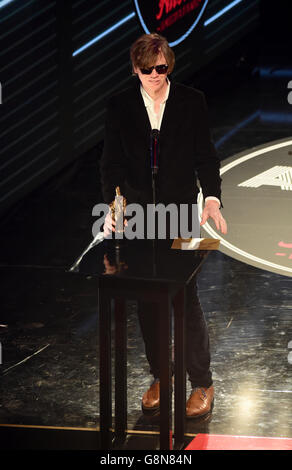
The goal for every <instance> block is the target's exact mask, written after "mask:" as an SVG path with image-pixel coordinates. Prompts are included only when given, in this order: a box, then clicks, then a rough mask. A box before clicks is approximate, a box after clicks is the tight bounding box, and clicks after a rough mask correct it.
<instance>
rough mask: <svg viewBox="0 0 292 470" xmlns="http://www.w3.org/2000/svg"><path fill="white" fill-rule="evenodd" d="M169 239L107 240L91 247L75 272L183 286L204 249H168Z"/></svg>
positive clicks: (199, 261) (205, 251)
mask: <svg viewBox="0 0 292 470" xmlns="http://www.w3.org/2000/svg"><path fill="white" fill-rule="evenodd" d="M172 245H173V240H137V239H135V240H118V241H117V240H113V239H111V240H107V239H105V240H104V241H103V242H101V243H99V244H98V245H96V246H94V247H93V248H91V250H89V251H88V252H87V253H86V255H85V256H84V257H83V259H82V261H81V262H80V264H79V269H78V271H79V273H84V274H87V275H93V276H97V277H100V276H114V277H116V278H125V279H135V280H139V279H140V280H149V281H159V282H164V281H165V282H179V283H187V282H188V281H189V280H190V279H191V278H192V277H193V276H194V275H195V274H196V272H197V271H198V269H199V268H200V267H201V265H202V264H203V262H204V260H205V258H206V257H207V255H208V253H209V251H208V250H181V249H174V248H172Z"/></svg>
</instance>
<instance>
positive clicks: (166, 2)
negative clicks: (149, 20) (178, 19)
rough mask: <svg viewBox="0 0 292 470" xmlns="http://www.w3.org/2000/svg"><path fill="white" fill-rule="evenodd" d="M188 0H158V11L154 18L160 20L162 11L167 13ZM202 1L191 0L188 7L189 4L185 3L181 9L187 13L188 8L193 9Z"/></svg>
mask: <svg viewBox="0 0 292 470" xmlns="http://www.w3.org/2000/svg"><path fill="white" fill-rule="evenodd" d="M187 1H189V0H159V12H158V13H157V15H156V19H157V20H160V19H161V17H162V15H163V13H165V14H166V15H168V14H169V13H170V12H171V11H172V10H174V9H175V8H176V7H177V6H179V5H181V4H182V3H185V2H187ZM200 3H202V0H193V1H192V2H190V8H188V7H189V5H185V6H184V7H183V8H181V10H185V11H184V14H185V13H188V12H189V11H190V10H193V9H195V8H196V7H198V6H199V5H200Z"/></svg>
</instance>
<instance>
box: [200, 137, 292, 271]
mask: <svg viewBox="0 0 292 470" xmlns="http://www.w3.org/2000/svg"><path fill="white" fill-rule="evenodd" d="M220 174H221V176H222V198H223V209H222V214H223V216H224V217H225V219H226V220H227V224H228V233H227V235H222V234H221V233H220V232H218V231H217V230H216V228H215V226H213V222H210V223H209V222H207V223H206V224H205V225H204V227H203V231H205V232H206V233H207V234H208V235H207V236H211V237H212V238H217V239H219V240H220V251H222V252H223V253H225V254H227V255H229V256H231V257H233V258H235V259H238V260H239V261H243V262H245V263H247V264H251V265H253V266H256V267H258V268H261V269H265V270H269V271H272V272H275V273H278V274H283V275H286V276H290V277H292V139H285V140H281V141H276V142H271V143H268V144H266V145H263V146H260V147H256V148H253V149H250V150H248V151H245V152H242V153H240V154H238V155H235V156H233V157H231V158H229V159H227V160H226V162H224V164H223V166H222V168H221V171H220ZM198 202H199V208H200V209H199V210H200V212H202V207H203V198H202V195H201V194H200V196H199V201H198Z"/></svg>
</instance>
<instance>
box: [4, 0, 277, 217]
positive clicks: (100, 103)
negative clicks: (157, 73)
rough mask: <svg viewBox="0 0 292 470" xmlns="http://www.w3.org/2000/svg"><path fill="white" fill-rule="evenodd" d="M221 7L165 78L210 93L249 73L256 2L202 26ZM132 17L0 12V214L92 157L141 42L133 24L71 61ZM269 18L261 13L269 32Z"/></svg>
mask: <svg viewBox="0 0 292 470" xmlns="http://www.w3.org/2000/svg"><path fill="white" fill-rule="evenodd" d="M1 3H3V2H0V6H1ZM230 3H231V0H210V1H209V3H208V6H207V8H206V11H205V15H204V17H203V20H202V24H201V27H200V28H198V29H195V30H194V32H193V33H192V34H191V35H190V36H189V37H188V38H187V39H186V40H185V41H184V42H183V43H181V44H179V45H178V46H176V47H175V53H176V68H175V71H174V73H173V78H174V79H176V80H179V81H183V82H185V83H192V84H193V85H195V86H201V88H204V87H205V88H206V87H207V84H209V85H210V87H209V88H210V89H211V90H210V93H218V92H219V87H221V86H222V84H223V86H225V87H226V86H230V83H229V82H230V80H233V79H234V77H232V76H231V75H230V71H231V69H232V71H235V72H236V71H237V70H238V68H240V69H242V68H244V67H246V73H250V72H251V70H250V69H249V67H253V65H254V63H255V61H256V58H255V57H256V55H257V48H258V32H259V27H260V24H261V16H260V11H259V1H258V0H244V1H242V2H240V3H239V4H238V5H236V6H235V7H234V8H232V9H231V10H230V11H228V12H227V13H225V14H224V15H223V16H221V17H220V18H218V19H217V20H216V21H214V22H213V23H211V24H209V25H208V26H206V27H204V26H203V23H204V21H205V20H207V19H208V18H210V17H212V16H213V15H214V14H216V13H217V12H218V11H220V10H222V8H224V7H225V6H226V5H229V4H230ZM264 3H265V4H266V3H267V2H264ZM131 12H135V7H134V2H133V1H132V0H120V1H118V2H117V1H114V0H99V1H97V0H74V1H72V2H69V1H65V0H58V1H56V0H25V1H23V0H13V1H11V2H10V3H8V4H7V5H6V6H2V8H0V81H1V84H2V104H1V105H0V215H3V214H7V211H10V210H11V207H12V206H14V205H15V203H18V202H19V201H21V200H22V199H23V198H24V197H25V196H26V195H27V194H29V193H30V192H31V191H32V190H34V189H36V188H39V187H40V186H41V185H42V184H44V183H47V182H48V180H49V179H50V178H52V177H53V180H54V181H56V174H58V173H59V172H60V171H61V170H64V169H65V168H66V171H67V170H68V169H69V167H71V168H73V167H72V164H73V163H74V162H75V164H76V161H77V160H78V159H80V158H81V159H82V158H83V157H84V155H85V154H86V153H88V151H92V150H93V149H95V148H96V158H98V157H99V154H100V152H99V151H98V146H99V145H102V138H103V121H104V110H105V101H106V98H107V97H108V96H109V94H111V93H114V92H115V91H116V90H117V89H118V88H119V87H124V86H126V85H127V84H128V83H129V80H130V79H131V66H130V61H129V47H130V45H131V44H132V43H133V42H134V41H135V39H136V38H137V37H138V36H139V35H140V34H142V33H143V30H142V27H141V25H140V22H139V19H138V17H137V15H136V16H135V17H134V18H132V19H131V20H129V21H128V22H126V23H125V24H124V25H122V26H120V27H119V28H117V29H116V30H115V31H113V32H111V33H110V34H108V35H107V36H105V37H104V38H102V39H101V40H99V41H98V42H96V43H95V44H94V45H92V46H91V47H89V48H87V49H86V50H84V51H83V52H82V53H80V54H78V55H74V56H73V54H74V52H75V51H77V50H78V49H79V48H80V47H81V46H83V45H84V44H86V43H87V42H88V41H90V40H91V39H93V38H95V37H96V36H98V35H99V34H101V33H102V32H104V31H106V30H107V29H108V28H110V27H111V26H113V25H114V24H116V23H117V22H118V21H120V20H121V19H122V18H125V17H126V16H127V15H129V14H130V13H131ZM273 15H274V12H273ZM279 17H280V15H279ZM269 19H270V15H269V13H268V12H267V8H266V6H265V8H264V11H263V13H262V20H263V21H264V25H265V27H267V28H268V29H269V28H270V26H267V25H268V22H269ZM282 20H283V18H282ZM198 45H200V46H199V48H198ZM198 49H199V50H198ZM250 62H251V63H250ZM96 177H97V176H96ZM97 185H98V182H97Z"/></svg>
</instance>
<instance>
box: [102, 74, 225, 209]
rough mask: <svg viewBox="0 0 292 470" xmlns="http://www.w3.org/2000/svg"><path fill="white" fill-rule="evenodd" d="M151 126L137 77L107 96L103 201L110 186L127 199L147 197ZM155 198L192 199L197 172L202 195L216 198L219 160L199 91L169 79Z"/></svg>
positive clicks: (110, 192) (111, 192)
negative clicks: (117, 91) (134, 81)
mask: <svg viewBox="0 0 292 470" xmlns="http://www.w3.org/2000/svg"><path fill="white" fill-rule="evenodd" d="M150 133H151V126H150V122H149V118H148V114H147V110H146V108H145V105H144V101H143V98H142V95H141V92H140V81H139V80H138V81H137V82H136V83H135V84H134V85H133V86H131V87H129V88H127V89H126V90H123V91H121V92H119V93H118V94H116V95H115V96H112V97H111V98H110V100H109V102H108V106H107V114H106V122H105V140H104V149H103V155H102V157H101V161H100V171H101V183H102V192H103V197H104V201H105V202H106V203H107V204H109V203H110V202H111V201H112V200H113V199H114V196H115V187H116V186H120V188H121V193H122V195H123V196H125V197H126V199H127V202H128V203H132V202H137V203H140V204H143V205H144V204H146V203H151V202H152V173H151V166H150ZM159 142H160V143H159V171H158V175H157V182H156V201H157V202H162V203H164V204H168V203H171V202H173V203H177V204H182V203H193V204H194V203H196V202H197V194H198V192H199V189H198V187H197V184H196V176H198V178H199V182H200V185H201V187H202V191H203V195H204V197H207V196H215V197H217V198H218V199H220V200H221V189H220V188H221V178H220V175H219V167H220V162H219V159H218V158H217V156H216V152H215V149H214V146H213V143H212V141H211V137H210V130H209V124H208V116H207V106H206V102H205V97H204V94H203V93H202V92H201V91H199V90H195V89H193V88H190V87H186V86H184V85H181V84H177V83H174V82H171V85H170V93H169V97H168V100H167V102H166V106H165V110H164V115H163V119H162V124H161V129H160V137H159Z"/></svg>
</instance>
